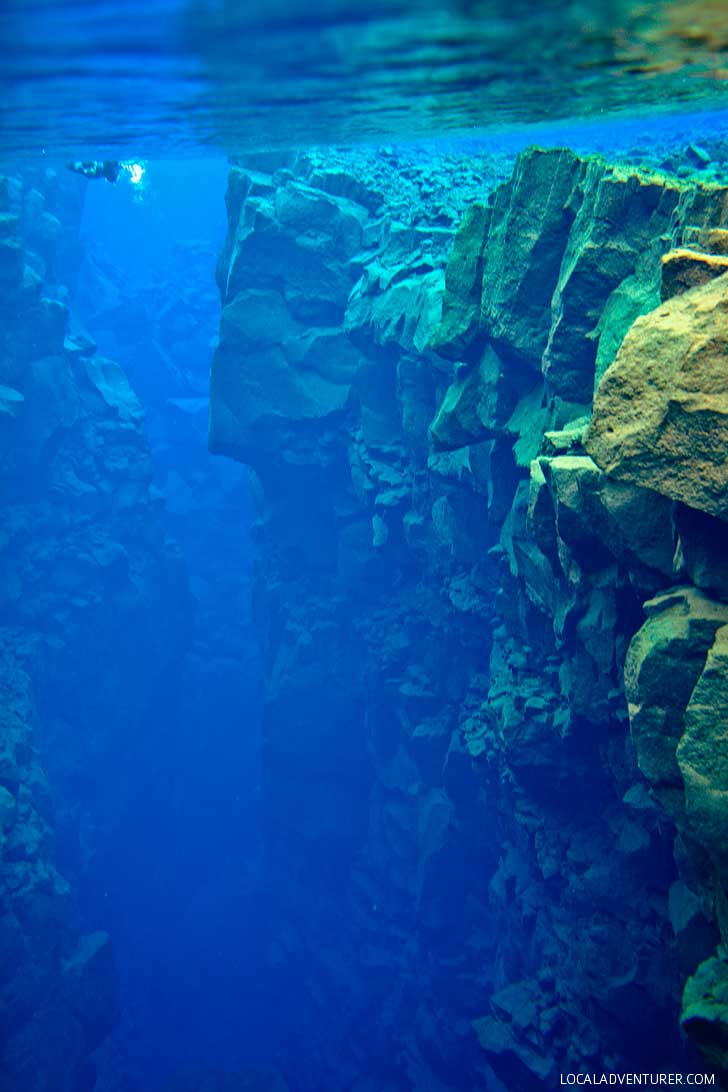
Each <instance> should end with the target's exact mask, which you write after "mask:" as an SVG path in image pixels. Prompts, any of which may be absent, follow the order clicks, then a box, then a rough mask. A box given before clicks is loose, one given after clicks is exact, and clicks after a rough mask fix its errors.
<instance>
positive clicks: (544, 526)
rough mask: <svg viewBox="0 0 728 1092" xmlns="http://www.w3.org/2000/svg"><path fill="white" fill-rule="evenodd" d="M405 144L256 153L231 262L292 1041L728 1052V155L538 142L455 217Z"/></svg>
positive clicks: (342, 1080)
mask: <svg viewBox="0 0 728 1092" xmlns="http://www.w3.org/2000/svg"><path fill="white" fill-rule="evenodd" d="M377 163H378V161H377V160H376V158H375V157H373V158H372V159H371V160H370V161H369V162H367V161H366V158H365V157H363V156H362V155H358V156H352V157H350V159H349V160H348V161H347V160H346V157H343V162H337V163H335V164H334V165H327V162H326V160H325V159H323V158H321V159H318V160H317V159H316V157H308V158H304V159H299V160H298V161H296V162H295V163H293V164H291V163H289V164H287V165H286V166H285V167H284V168H280V169H277V170H274V169H273V168H272V166H271V165H264V166H265V170H258V169H255V170H254V169H246V168H245V167H244V166H241V167H235V168H233V170H232V172H231V176H230V185H229V191H228V212H229V234H228V239H227V242H226V245H225V249H224V252H223V255H222V257H221V261H220V266H219V283H220V290H221V294H222V301H223V314H222V325H221V340H220V346H219V349H218V350H217V352H216V355H215V360H214V363H213V369H212V403H211V444H212V448H213V450H217V451H222V452H225V453H227V454H231V455H233V456H235V457H236V458H239V459H241V460H242V461H244V462H246V463H248V464H249V465H250V467H251V468H252V471H253V475H254V480H255V483H256V484H255V488H256V493H257V497H258V504H259V513H260V518H259V526H258V537H259V542H260V558H259V566H258V579H257V583H258V600H259V618H260V625H261V632H262V641H263V646H264V651H265V656H266V663H267V670H266V707H265V723H264V751H263V763H264V790H263V800H264V805H263V806H264V813H265V831H266V851H267V872H268V876H267V880H268V886H269V890H270V892H272V895H271V898H272V913H271V921H270V952H269V973H270V975H271V979H272V980H273V981H275V977H276V975H277V974H280V975H281V976H282V977H281V984H282V985H283V983H284V982H285V980H286V977H285V976H286V975H290V973H291V968H295V969H296V974H297V975H298V978H297V981H299V983H300V990H299V992H298V994H297V996H296V998H295V999H291V1000H290V1001H289V1002H288V1003H287V1002H286V1000H285V999H284V1000H283V1001H282V1003H281V1006H280V1016H281V1019H282V1021H283V1022H284V1024H285V1027H286V1032H287V1035H286V1043H287V1046H286V1048H285V1050H286V1052H287V1054H288V1056H287V1058H286V1059H284V1061H285V1063H286V1064H284V1067H283V1068H284V1070H285V1071H286V1072H287V1073H288V1072H292V1071H293V1067H295V1068H296V1070H297V1072H298V1082H299V1083H298V1084H297V1087H299V1086H300V1087H301V1088H304V1089H308V1088H310V1089H312V1090H313V1089H314V1088H315V1087H318V1085H317V1083H316V1082H317V1080H319V1081H320V1080H321V1074H326V1075H328V1081H329V1083H330V1086H331V1087H334V1086H335V1087H341V1088H350V1089H356V1090H357V1092H363V1090H364V1089H369V1088H374V1087H376V1088H377V1089H382V1088H389V1087H397V1088H399V1087H403V1086H404V1087H407V1086H408V1082H409V1085H410V1086H412V1087H427V1088H428V1089H440V1090H447V1089H460V1088H466V1087H468V1088H469V1087H473V1086H475V1084H477V1083H478V1082H481V1083H482V1081H483V1079H484V1078H485V1079H487V1080H491V1081H494V1080H495V1077H494V1074H496V1075H497V1076H498V1077H500V1079H502V1081H503V1082H504V1083H505V1085H506V1086H507V1087H508V1088H509V1089H511V1090H516V1092H517V1090H523V1092H526V1090H533V1089H537V1088H543V1089H547V1088H552V1087H553V1085H554V1082H555V1081H556V1080H557V1079H558V1073H559V1072H566V1071H573V1070H575V1069H578V1068H579V1067H587V1068H591V1067H594V1066H598V1067H600V1068H614V1069H619V1068H626V1069H636V1068H640V1069H649V1070H656V1069H662V1068H665V1069H667V1068H670V1069H682V1070H685V1069H690V1068H696V1067H698V1068H699V1067H700V1064H701V1061H700V1058H699V1056H698V1054H697V1052H696V1051H695V1046H697V1048H699V1049H700V1050H702V1052H703V1060H704V1064H705V1065H707V1066H710V1067H714V1068H716V1069H718V1070H720V1071H721V1072H723V1071H724V1070H725V1069H726V1065H727V1064H728V1053H727V1043H728V1007H727V1003H726V996H727V994H728V989H727V987H726V982H727V981H728V969H727V968H728V963H726V954H725V949H724V948H723V947H722V946H721V945H724V944H725V943H726V940H727V939H728V938H727V936H726V929H727V928H728V924H727V923H728V914H727V913H726V909H725V907H726V902H725V883H726V872H725V868H726V851H725V846H726V844H727V843H726V822H727V821H728V795H727V793H726V768H725V765H726V764H725V754H724V752H725V742H726V721H725V713H724V712H723V710H724V708H725V704H726V701H727V700H728V699H727V698H726V687H727V686H728V683H727V682H726V678H727V676H726V656H727V655H728V644H726V634H727V633H728V629H726V624H727V623H728V570H727V569H726V565H725V557H726V549H725V546H726V536H727V535H728V528H727V527H726V522H725V520H726V516H728V511H727V509H726V504H727V503H728V493H727V492H726V490H727V489H728V465H727V464H726V460H725V450H726V442H725V441H726V423H725V422H726V416H725V415H726V408H728V406H727V403H726V395H725V389H724V388H725V383H724V377H725V374H726V363H727V361H726V339H725V329H726V327H725V316H726V307H727V304H726V298H727V293H728V277H726V276H725V275H724V270H723V266H724V258H723V257H721V256H722V255H724V254H725V247H724V241H725V238H726V230H727V229H728V190H725V189H721V188H719V187H717V186H705V185H699V184H694V183H692V182H690V181H678V180H676V179H672V180H671V179H668V178H665V177H662V176H660V175H658V174H648V173H644V172H639V171H637V170H631V169H629V168H627V167H621V166H620V167H614V166H610V165H608V164H607V163H605V162H604V161H603V160H601V159H598V158H592V159H581V158H579V157H577V156H576V155H574V154H572V153H571V152H569V151H565V150H555V151H541V150H538V149H533V150H529V151H528V152H526V153H524V154H522V155H521V156H519V158H518V160H517V161H516V163H515V167H514V170H513V174H512V177H511V178H510V179H509V180H508V181H506V182H504V183H503V184H501V185H499V186H497V187H496V188H495V189H494V190H493V192H491V193H490V194H489V193H488V189H489V187H488V184H487V182H486V181H484V182H483V183H482V193H480V194H478V193H477V192H474V191H477V186H473V185H472V183H471V186H470V188H469V189H468V191H467V196H468V199H467V201H466V202H465V204H466V205H467V209H466V211H465V213H464V216H463V217H462V219H461V221H460V222H459V225H458V224H456V223H454V222H453V221H452V220H448V218H447V217H442V216H436V215H435V214H434V212H433V208H432V203H431V201H430V200H429V197H428V191H427V185H426V184H425V181H424V180H423V179H422V178H420V180H419V184H418V178H417V172H416V171H413V172H411V173H410V175H409V177H408V179H407V185H408V186H411V185H414V186H415V193H414V196H413V195H412V194H409V196H408V200H407V201H406V202H401V201H400V202H397V201H396V200H395V199H394V198H393V196H392V192H384V190H383V187H382V185H381V182H380V180H379V176H378V174H377V171H378V167H377ZM257 166H260V164H258V165H257ZM271 172H272V173H271ZM393 192H394V193H395V194H396V187H395V189H394V191H393ZM456 227H457V231H455V228H456ZM595 391H596V395H595ZM683 987H685V992H684V1005H683V1010H682V1018H681V1020H682V1027H683V1029H684V1032H685V1033H686V1034H685V1035H682V1036H681V1035H679V1034H678V1033H677V1027H678V1022H679V1021H680V996H681V991H682V990H683ZM282 996H284V997H285V991H283V990H282ZM332 1012H335V1013H336V1014H337V1017H336V1019H335V1020H332V1018H331V1013H332ZM693 1044H694V1045H693ZM301 1058H305V1059H306V1065H305V1066H304V1067H303V1069H302V1068H301ZM494 1086H495V1085H494Z"/></svg>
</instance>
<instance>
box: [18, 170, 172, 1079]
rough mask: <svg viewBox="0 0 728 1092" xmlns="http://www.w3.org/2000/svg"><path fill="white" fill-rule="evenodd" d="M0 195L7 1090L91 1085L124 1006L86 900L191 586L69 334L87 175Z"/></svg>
mask: <svg viewBox="0 0 728 1092" xmlns="http://www.w3.org/2000/svg"><path fill="white" fill-rule="evenodd" d="M0 194H1V195H2V212H1V213H0V280H1V281H2V286H3V328H2V347H3V353H2V357H1V358H0V383H1V384H2V385H1V386H0V419H1V421H2V428H1V431H0V446H1V451H2V458H1V462H2V472H1V475H0V476H1V478H2V490H3V499H4V507H3V529H2V535H1V536H0V604H1V609H2V627H1V630H0V648H1V650H2V651H1V652H0V690H1V691H2V725H0V748H1V750H0V812H1V819H0V827H1V829H2V837H1V838H0V861H1V864H2V869H1V872H0V950H1V951H2V957H1V959H0V1005H1V1007H2V1038H1V1041H0V1074H1V1076H0V1086H1V1087H2V1089H3V1092H19V1090H20V1089H22V1090H23V1092H36V1090H37V1092H51V1090H52V1092H82V1090H90V1089H92V1088H93V1087H94V1083H95V1079H96V1077H95V1068H94V1064H93V1062H92V1054H93V1052H94V1050H95V1049H96V1048H97V1047H98V1045H99V1043H100V1042H101V1041H102V1040H103V1039H104V1037H105V1036H106V1035H107V1034H108V1032H109V1029H110V1028H111V1026H112V1024H113V1021H114V1019H115V1015H116V1010H117V1001H116V996H115V993H116V983H115V972H114V968H113V960H112V957H111V950H110V944H109V940H108V937H107V936H106V934H104V933H99V932H86V931H85V930H86V929H87V928H88V927H89V925H91V926H92V927H93V924H92V922H89V923H88V924H86V922H84V920H82V919H81V918H80V917H79V908H78V904H77V900H76V892H77V891H78V888H79V886H81V885H82V884H83V883H84V879H85V877H87V876H88V874H89V871H93V869H94V860H95V858H96V856H97V855H99V856H103V855H104V853H106V852H108V851H109V848H110V846H111V845H113V843H114V840H115V838H116V832H117V830H118V827H119V822H120V816H124V815H126V816H130V815H132V814H133V809H134V796H135V782H134V761H135V756H136V757H138V755H139V753H140V750H141V749H142V743H143V738H144V729H143V723H142V720H143V715H144V711H145V710H146V709H147V708H148V707H149V704H150V703H153V701H154V696H155V694H156V693H157V688H158V687H159V686H160V685H162V681H163V679H164V676H165V672H168V671H169V666H170V663H171V662H172V661H173V660H174V658H175V656H177V655H178V653H179V649H180V647H182V646H183V643H184V640H185V630H186V623H185V615H186V584H185V578H184V573H183V572H182V571H181V569H180V565H179V560H178V558H177V557H176V555H175V553H174V551H173V550H171V548H170V547H169V546H168V545H167V543H166V542H165V539H164V534H163V531H162V527H161V523H160V519H159V508H160V504H159V501H158V500H156V499H155V497H154V495H153V493H152V490H151V464H150V460H149V453H148V448H147V444H146V440H145V437H144V433H143V428H142V411H141V408H140V405H139V403H138V401H137V399H136V397H135V396H134V394H133V392H132V391H131V389H130V387H129V385H128V383H127V381H126V378H125V376H124V374H123V373H122V371H121V369H120V368H119V367H118V365H117V364H115V363H114V362H112V361H111V360H108V359H104V358H103V357H102V356H100V354H98V353H97V352H96V349H95V346H94V345H93V344H91V343H87V342H86V341H84V340H73V339H69V338H67V337H66V336H65V329H66V322H67V316H68V308H67V303H66V301H67V299H68V296H69V293H68V289H67V288H66V287H65V286H64V283H63V282H62V280H61V278H62V276H64V275H66V276H67V275H70V274H71V273H72V271H73V264H74V263H73V260H72V258H73V254H74V239H75V238H76V229H77V223H76V222H75V216H77V213H78V209H79V208H80V203H79V202H78V201H77V200H74V195H75V198H77V197H78V194H77V192H76V191H75V186H73V185H72V186H70V188H68V187H65V188H64V186H63V185H61V182H60V180H58V179H54V177H53V176H52V174H49V175H46V174H43V175H42V177H39V178H37V179H26V180H25V181H23V180H20V179H7V178H5V179H3V180H2V183H1V184H0ZM96 874H97V875H98V872H97V873H96ZM102 897H103V892H99V893H98V899H99V905H100V901H101V899H102ZM85 903H86V907H87V910H90V909H91V907H92V905H93V904H92V903H90V901H89V900H88V899H87V900H85ZM91 917H93V915H91Z"/></svg>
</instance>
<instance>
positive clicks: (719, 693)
mask: <svg viewBox="0 0 728 1092" xmlns="http://www.w3.org/2000/svg"><path fill="white" fill-rule="evenodd" d="M677 762H678V766H679V767H680V773H681V775H682V779H683V783H684V785H685V808H686V813H687V821H688V823H689V826H690V829H691V831H692V833H693V834H694V836H695V837H696V838H697V840H698V841H699V842H700V844H701V845H702V846H703V848H704V849H705V850H706V851H707V853H708V855H709V856H710V858H711V860H712V861H713V863H714V865H715V866H716V867H717V869H718V871H719V873H720V875H721V876H723V877H726V878H728V626H723V627H722V628H721V629H719V630H718V632H717V633H716V635H715V640H714V642H713V645H712V647H711V648H710V649H709V651H708V656H707V659H706V662H705V667H704V668H703V672H702V674H701V676H700V679H699V680H698V683H697V685H696V687H695V689H694V690H693V692H692V695H691V697H690V701H689V703H688V706H687V709H686V710H685V731H684V734H683V737H682V739H681V740H680V742H679V744H678V747H677Z"/></svg>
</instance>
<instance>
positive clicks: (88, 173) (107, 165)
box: [68, 159, 121, 182]
mask: <svg viewBox="0 0 728 1092" xmlns="http://www.w3.org/2000/svg"><path fill="white" fill-rule="evenodd" d="M68 169H69V171H75V173H76V174H82V175H83V176H84V178H105V179H106V181H107V182H116V180H117V178H118V177H119V172H120V170H121V163H119V162H118V161H117V160H116V159H104V160H99V159H96V160H93V159H87V160H84V161H83V162H81V161H79V160H76V161H74V162H71V163H69V164H68Z"/></svg>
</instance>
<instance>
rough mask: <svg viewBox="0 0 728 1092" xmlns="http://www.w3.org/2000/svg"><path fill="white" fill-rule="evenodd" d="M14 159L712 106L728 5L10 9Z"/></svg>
mask: <svg viewBox="0 0 728 1092" xmlns="http://www.w3.org/2000/svg"><path fill="white" fill-rule="evenodd" d="M3 9H4V10H3V21H2V28H1V29H0V45H1V46H2V48H3V68H2V75H0V96H1V105H2V121H1V123H0V145H1V146H2V148H3V150H4V151H5V152H13V153H16V152H18V151H22V152H28V153H33V154H37V153H38V152H40V151H42V150H43V149H45V150H46V151H47V153H48V154H54V153H63V154H66V153H67V152H71V153H72V154H77V153H79V152H80V151H83V150H92V151H93V152H94V154H98V153H100V152H107V153H108V152H111V151H114V152H117V153H123V152H125V151H126V152H132V151H133V152H134V153H135V154H137V155H143V156H145V157H150V158H151V157H154V156H160V155H171V154H176V153H179V152H183V153H184V154H200V153H204V152H205V151H207V150H210V149H217V150H222V151H227V152H235V151H242V150H246V149H260V148H270V147H280V146H291V145H302V144H311V143H319V144H321V143H337V144H345V143H355V142H384V141H394V140H403V139H422V138H423V137H433V136H438V135H441V134H455V133H459V134H462V133H473V132H480V131H486V132H488V131H491V132H492V131H494V130H499V129H503V128H507V127H510V126H514V125H523V124H543V123H545V122H552V121H554V120H558V119H564V118H593V117H601V118H608V117H611V116H612V115H614V114H624V113H625V112H626V113H628V114H640V113H642V114H644V113H645V112H648V113H652V112H664V111H684V110H695V109H701V110H702V109H719V108H721V107H723V106H725V104H726V102H727V101H728V100H727V97H726V96H727V91H726V88H727V87H728V82H727V81H728V24H726V20H725V4H724V3H723V2H722V0H677V2H675V0H672V2H670V0H652V2H649V3H642V4H638V3H634V2H627V0H608V2H605V0H572V2H570V3H569V2H567V3H564V2H561V0H559V2H556V0H543V2H542V3H538V4H536V3H533V2H532V0H510V2H508V3H506V2H505V0H452V2H450V3H447V2H446V0H409V2H408V3H396V2H394V0H370V2H369V3H367V4H366V5H364V4H362V3H355V2H354V0H349V2H345V0H324V2H321V3H318V4H309V3H303V2H302V0H272V2H271V3H266V4H263V3H260V2H252V3H242V2H240V0H237V2H236V0H217V2H211V0H208V2H205V0H157V2H155V3H151V4H149V3H141V2H140V0H125V2H124V3H121V2H120V0H117V2H116V3H109V2H106V3H103V2H91V0H76V2H75V3H72V2H70V3H60V2H58V0H31V2H28V0H9V2H6V3H5V4H4V5H3Z"/></svg>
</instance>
